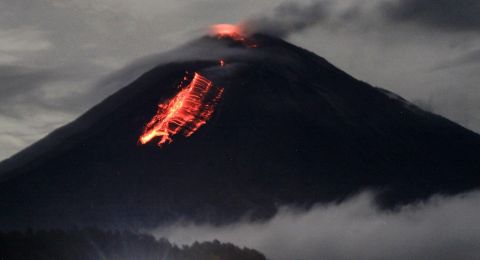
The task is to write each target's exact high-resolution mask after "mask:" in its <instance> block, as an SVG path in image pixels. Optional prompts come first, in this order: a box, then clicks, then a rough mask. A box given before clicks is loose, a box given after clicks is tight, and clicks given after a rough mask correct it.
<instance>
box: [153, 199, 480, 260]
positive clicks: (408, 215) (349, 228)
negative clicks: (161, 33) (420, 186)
mask: <svg viewBox="0 0 480 260" xmlns="http://www.w3.org/2000/svg"><path fill="white" fill-rule="evenodd" d="M479 219H480V193H478V192H472V193H469V194H465V195H459V196H455V197H450V198H448V197H434V198H432V199H430V200H429V201H427V202H425V203H422V204H418V205H413V206H407V207H404V208H401V209H399V210H398V211H395V212H388V211H379V210H378V209H377V208H376V207H375V206H374V203H373V202H372V196H371V195H370V194H367V193H364V194H361V195H359V196H357V197H355V198H353V199H350V200H348V201H346V202H343V203H341V204H338V205H335V204H329V205H317V206H315V207H313V208H312V209H310V210H308V211H304V210H298V209H295V208H291V207H283V208H282V209H281V210H280V211H279V213H278V214H277V215H276V216H275V217H273V218H272V219H271V220H269V221H266V222H263V223H249V222H245V221H242V222H239V223H235V224H232V225H227V226H211V225H194V224H188V223H177V224H173V225H169V226H165V227H161V228H158V229H156V230H155V231H153V233H154V234H155V235H156V236H164V237H166V238H168V239H169V240H170V241H172V242H176V243H179V244H190V243H192V242H193V241H208V240H212V239H219V240H220V241H225V242H232V243H234V244H236V245H240V246H247V247H250V248H255V249H258V250H259V251H261V252H262V253H264V254H265V255H266V256H267V257H268V258H269V259H272V260H291V259H296V260H308V259H477V257H478V256H479V255H480V225H478V220H479Z"/></svg>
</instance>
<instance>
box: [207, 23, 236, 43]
mask: <svg viewBox="0 0 480 260" xmlns="http://www.w3.org/2000/svg"><path fill="white" fill-rule="evenodd" d="M210 33H211V34H212V35H215V36H217V37H218V38H232V39H234V40H236V41H243V40H245V36H244V32H243V29H242V27H241V26H239V25H235V24H215V25H213V26H212V27H211V28H210Z"/></svg>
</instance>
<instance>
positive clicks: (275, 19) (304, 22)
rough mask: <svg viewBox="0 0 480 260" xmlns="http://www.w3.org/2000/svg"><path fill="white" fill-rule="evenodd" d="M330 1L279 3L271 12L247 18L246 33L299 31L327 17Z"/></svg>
mask: <svg viewBox="0 0 480 260" xmlns="http://www.w3.org/2000/svg"><path fill="white" fill-rule="evenodd" d="M329 7H330V1H314V2H311V3H310V4H303V5H302V4H299V3H295V2H286V3H283V4H281V5H279V6H278V7H277V8H275V10H274V11H273V14H271V15H267V16H264V17H257V18H252V19H250V20H247V21H246V22H245V23H244V26H245V28H246V31H247V32H248V33H265V34H269V35H273V36H277V37H283V38H284V37H287V36H288V35H290V34H292V33H295V32H300V31H303V30H305V29H308V28H309V27H311V26H313V25H316V24H318V23H320V22H322V21H324V20H326V19H327V18H328V13H329Z"/></svg>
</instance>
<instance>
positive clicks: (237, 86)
mask: <svg viewBox="0 0 480 260" xmlns="http://www.w3.org/2000/svg"><path fill="white" fill-rule="evenodd" d="M251 41H252V42H255V44H256V45H257V46H258V47H257V48H250V47H248V46H244V45H243V44H239V43H237V42H235V41H232V40H229V39H221V40H219V39H216V38H209V37H206V38H202V39H200V40H198V41H196V42H193V43H191V45H192V46H196V45H202V46H212V47H211V48H210V49H208V48H207V50H208V52H207V53H202V55H200V56H198V57H196V58H193V59H192V60H188V59H185V60H184V61H181V62H177V63H167V64H163V65H160V66H158V67H156V68H154V69H153V70H151V71H149V72H147V73H146V74H144V75H143V76H141V77H140V78H139V79H137V80H136V81H134V82H133V83H132V84H130V85H128V86H127V87H125V88H123V89H122V90H120V91H119V92H117V93H115V94H114V95H112V96H110V97H109V98H107V99H106V100H105V101H103V102H102V103H100V104H99V105H97V106H95V107H94V108H92V109H91V110H90V111H88V112H87V113H86V114H84V115H83V116H82V117H80V118H79V119H77V120H76V121H75V122H73V123H71V124H69V125H67V126H65V127H63V128H61V129H59V130H57V131H55V132H54V133H52V134H51V135H49V136H48V137H46V138H45V139H44V140H42V141H40V142H39V143H37V144H35V145H33V146H32V147H30V148H27V149H26V150H25V151H23V152H21V153H20V154H18V155H16V156H14V157H12V158H11V159H9V160H7V161H5V162H3V163H2V164H1V165H0V172H1V173H2V176H3V181H2V182H1V183H0V198H1V200H0V211H1V212H2V213H1V214H0V223H1V225H2V227H3V228H11V227H24V226H42V227H51V226H59V225H60V226H63V225H69V224H72V223H77V224H84V225H87V224H94V225H95V224H97V225H111V226H117V225H121V226H123V227H124V226H133V227H145V226H151V225H156V224H158V223H162V222H165V221H172V220H175V219H178V218H181V217H185V218H189V219H193V220H196V221H213V222H216V223H218V222H229V221H233V220H235V219H237V218H239V217H242V216H244V215H246V214H248V215H250V216H251V217H252V218H267V217H269V216H271V215H272V214H274V213H275V210H276V206H277V205H280V204H285V203H295V204H300V205H305V206H308V205H311V204H312V203H315V202H324V201H333V200H341V199H343V198H345V197H347V196H349V195H351V194H354V193H355V192H357V191H359V190H361V189H366V188H372V189H375V190H377V191H379V192H380V196H379V202H380V205H382V206H386V207H391V206H395V205H399V204H403V203H409V202H412V201H415V200H418V199H423V198H426V197H428V196H430V195H432V194H435V193H447V194H449V193H458V192H462V191H466V190H469V189H472V188H475V187H478V185H479V184H480V179H479V177H478V173H479V172H480V160H479V159H480V158H479V157H480V137H479V136H478V135H477V134H475V133H473V132H471V131H469V130H467V129H464V128H462V127H460V126H459V125H457V124H454V123H452V122H450V121H448V120H446V119H444V118H442V117H439V116H437V115H433V114H431V113H428V112H425V111H422V110H420V109H418V108H417V107H415V106H413V105H412V104H409V103H408V102H406V101H405V100H403V99H401V98H400V97H398V96H396V95H395V94H393V93H390V92H388V91H386V90H383V89H379V88H375V87H372V86H370V85H368V84H366V83H363V82H360V81H358V80H356V79H354V78H352V77H350V76H349V75H347V74H346V73H344V72H342V71H340V70H339V69H337V68H335V67H334V66H333V65H331V64H329V63H328V62H327V61H325V60H324V59H322V58H320V57H318V56H316V55H315V54H313V53H310V52H308V51H306V50H303V49H300V48H298V47H295V46H293V45H291V44H289V43H286V42H284V41H282V40H279V39H276V38H272V37H268V36H263V35H255V36H253V37H252V39H251ZM219 43H220V45H221V46H222V47H221V48H218V45H219ZM213 46H215V47H213ZM219 53H221V54H219ZM219 56H220V57H221V58H223V59H224V61H225V66H221V65H220V64H219V60H218V59H219ZM209 57H210V58H209ZM185 71H189V72H190V73H192V72H200V73H201V74H202V75H205V76H206V77H207V78H208V79H210V80H211V81H212V82H213V84H214V85H215V86H219V87H222V88H223V89H224V92H223V95H222V97H221V99H220V100H219V102H218V104H217V105H216V109H215V112H214V114H213V115H212V118H210V119H209V120H208V122H207V123H206V124H205V125H203V126H202V127H201V128H199V129H198V131H196V132H195V133H194V134H193V135H192V136H190V137H189V138H185V137H182V136H179V137H177V138H176V139H175V141H174V142H173V143H171V144H168V145H165V146H162V148H159V147H158V146H156V145H155V143H154V142H152V143H148V144H146V145H139V143H138V138H139V136H140V135H141V134H142V132H143V129H144V126H145V124H146V123H147V122H148V121H149V120H150V119H151V118H152V116H153V115H154V114H155V113H156V111H157V105H158V103H159V102H165V101H166V100H168V99H170V98H171V97H172V96H174V95H175V94H176V93H177V92H178V91H179V90H178V88H177V86H178V83H179V82H180V81H181V80H182V78H183V77H184V75H185ZM7 212H8V213H7Z"/></svg>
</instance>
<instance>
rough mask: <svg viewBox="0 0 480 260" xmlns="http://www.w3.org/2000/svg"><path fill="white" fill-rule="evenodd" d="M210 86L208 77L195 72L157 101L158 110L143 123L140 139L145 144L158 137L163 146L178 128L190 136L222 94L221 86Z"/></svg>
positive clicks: (176, 132) (208, 116) (212, 110)
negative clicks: (177, 89)
mask: <svg viewBox="0 0 480 260" xmlns="http://www.w3.org/2000/svg"><path fill="white" fill-rule="evenodd" d="M212 86H213V84H212V82H211V81H210V80H208V79H207V78H205V77H203V76H202V75H200V74H198V73H195V75H194V77H193V79H192V82H190V84H188V86H186V87H185V88H183V89H182V90H180V92H178V94H177V95H175V96H174V97H173V98H172V99H170V100H168V101H167V102H165V103H163V104H159V105H158V110H157V114H156V115H155V116H154V117H153V118H152V119H151V120H150V122H148V123H147V125H146V126H145V129H144V131H143V134H142V135H141V136H140V138H139V142H140V143H141V144H146V143H148V142H150V141H151V140H152V139H154V138H156V137H159V138H160V140H159V141H158V145H159V146H162V145H163V144H165V143H167V142H168V143H171V142H172V141H173V140H172V136H174V135H176V134H178V133H180V132H181V133H182V134H183V135H184V136H186V137H189V136H191V135H192V134H193V133H194V132H195V131H197V129H198V128H200V127H201V126H202V125H204V124H205V123H206V122H207V120H208V119H210V117H211V116H212V114H213V112H214V107H215V105H216V104H217V102H218V101H219V100H220V98H221V96H222V94H223V89H222V88H212ZM213 90H214V92H213V93H210V92H212V91H213Z"/></svg>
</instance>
